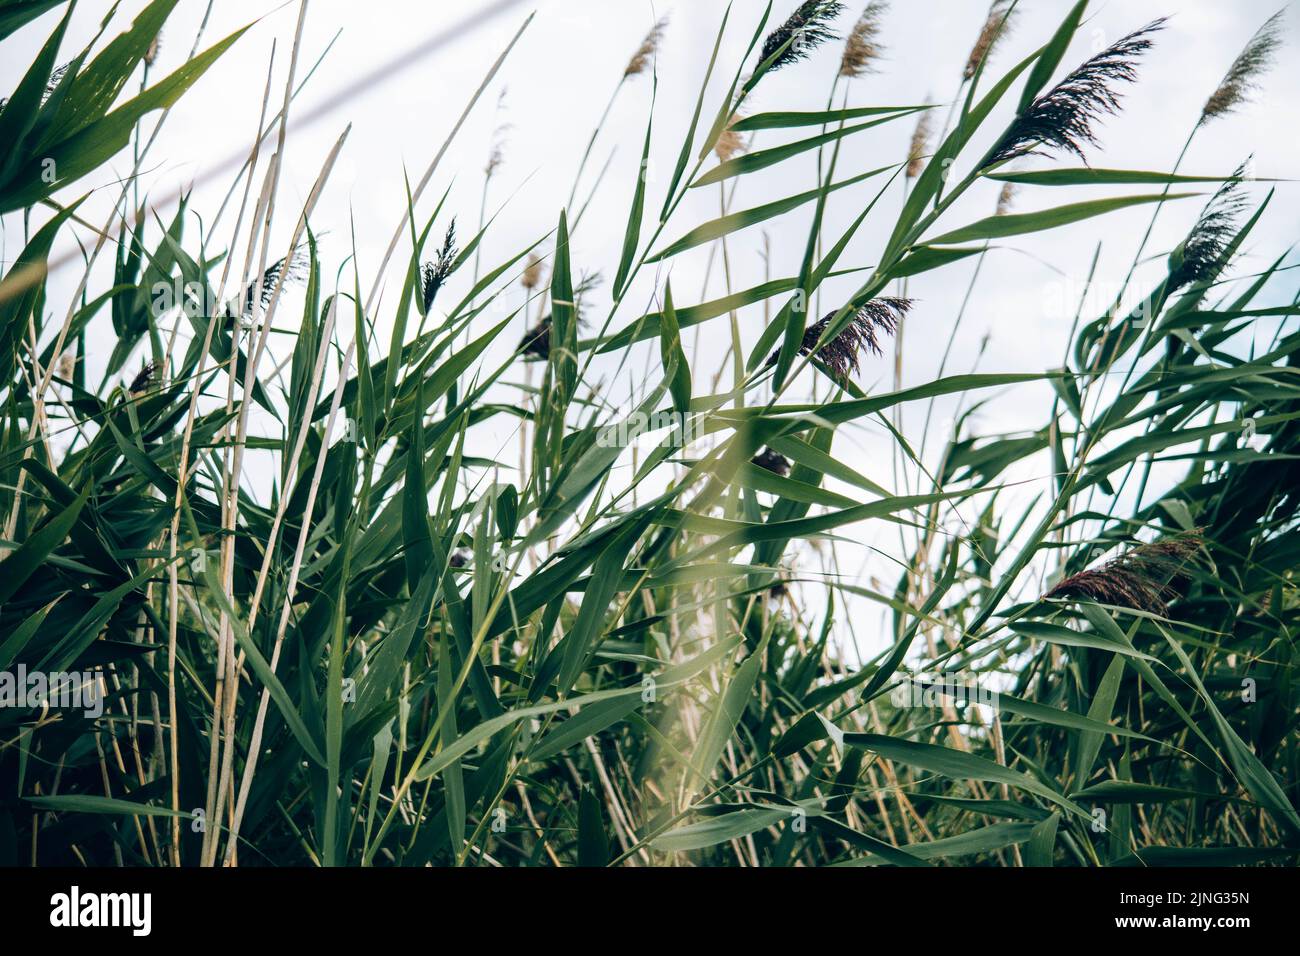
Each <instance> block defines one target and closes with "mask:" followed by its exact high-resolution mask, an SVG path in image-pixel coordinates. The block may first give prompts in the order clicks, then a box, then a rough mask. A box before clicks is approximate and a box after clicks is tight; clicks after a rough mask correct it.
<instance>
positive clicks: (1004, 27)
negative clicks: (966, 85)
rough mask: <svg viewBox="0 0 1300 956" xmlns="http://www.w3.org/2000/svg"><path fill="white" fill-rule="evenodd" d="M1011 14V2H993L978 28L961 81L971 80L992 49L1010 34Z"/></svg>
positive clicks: (1009, 0)
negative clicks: (981, 25)
mask: <svg viewBox="0 0 1300 956" xmlns="http://www.w3.org/2000/svg"><path fill="white" fill-rule="evenodd" d="M1013 12H1014V11H1013V10H1012V9H1011V0H993V4H992V5H991V6H990V7H989V14H988V16H987V17H985V18H984V26H983V27H981V28H980V33H979V36H978V37H976V38H975V45H974V46H973V47H971V50H970V56H968V57H967V58H966V66H965V67H964V68H963V69H962V71H961V75H962V79H965V80H969V79H971V78H973V77H974V76H975V71H976V70H978V69H979V68H980V64H981V63H983V62H984V61H985V60H986V59H988V56H989V54H991V53H992V52H993V49H994V47H996V46H997V45H998V44H999V43H1000V42H1002V40H1003V39H1004V38H1005V37H1006V36H1007V35H1008V34H1010V32H1011V18H1012V15H1013Z"/></svg>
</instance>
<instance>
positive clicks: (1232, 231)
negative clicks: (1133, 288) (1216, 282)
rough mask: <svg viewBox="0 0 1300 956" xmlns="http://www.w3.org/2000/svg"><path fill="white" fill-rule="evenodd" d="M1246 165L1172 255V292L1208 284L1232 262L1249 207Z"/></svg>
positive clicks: (1219, 194)
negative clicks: (1243, 184)
mask: <svg viewBox="0 0 1300 956" xmlns="http://www.w3.org/2000/svg"><path fill="white" fill-rule="evenodd" d="M1244 175H1245V164H1243V165H1241V166H1239V167H1237V170H1236V172H1234V173H1233V175H1232V178H1231V179H1229V180H1228V181H1227V182H1226V183H1224V184H1223V185H1222V186H1220V187H1219V189H1218V191H1216V192H1215V194H1214V196H1213V197H1212V198H1211V199H1210V201H1209V202H1208V203H1206V204H1205V208H1204V209H1203V210H1202V211H1201V215H1200V218H1198V219H1197V221H1196V225H1195V226H1193V227H1192V231H1191V232H1190V233H1188V235H1187V238H1186V239H1184V240H1183V242H1182V243H1181V244H1180V245H1179V246H1178V248H1177V249H1175V250H1174V252H1173V254H1172V255H1171V256H1170V261H1171V268H1170V273H1169V289H1170V290H1171V291H1172V290H1174V289H1178V288H1181V287H1182V286H1185V285H1191V284H1193V283H1197V282H1205V281H1208V280H1210V279H1213V278H1214V277H1215V276H1216V275H1218V274H1219V273H1220V272H1221V271H1222V270H1223V267H1224V266H1225V265H1227V259H1228V247H1229V245H1230V244H1231V242H1232V239H1233V237H1234V236H1236V234H1237V217H1238V216H1239V215H1240V214H1241V211H1242V210H1243V209H1244V208H1245V205H1246V197H1245V196H1244V195H1243V194H1242V192H1241V181H1242V178H1243V176H1244Z"/></svg>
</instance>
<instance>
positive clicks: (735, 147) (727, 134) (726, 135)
mask: <svg viewBox="0 0 1300 956" xmlns="http://www.w3.org/2000/svg"><path fill="white" fill-rule="evenodd" d="M744 118H745V117H744V115H743V114H741V113H737V114H736V115H735V116H733V117H732V118H731V122H730V123H728V124H727V128H726V129H724V130H723V131H722V135H721V136H719V137H718V141H717V142H716V143H714V144H713V151H714V152H715V153H717V154H718V159H720V160H722V162H724V163H725V162H727V160H729V159H731V158H733V157H735V156H739V155H740V154H741V153H743V152H744V151H745V150H746V149H748V145H747V144H746V142H745V137H744V136H743V135H741V134H740V133H738V132H736V131H735V130H734V129H732V127H733V126H735V124H736V123H739V122H740V121H741V120H742V119H744Z"/></svg>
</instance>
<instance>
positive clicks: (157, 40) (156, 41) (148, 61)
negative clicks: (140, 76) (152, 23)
mask: <svg viewBox="0 0 1300 956" xmlns="http://www.w3.org/2000/svg"><path fill="white" fill-rule="evenodd" d="M162 37H163V35H162V31H161V30H159V31H158V32H157V33H155V34H154V38H153V39H152V40H150V41H149V46H148V48H147V49H146V50H145V51H144V62H145V66H153V65H154V61H156V60H157V59H158V53H159V51H161V50H162Z"/></svg>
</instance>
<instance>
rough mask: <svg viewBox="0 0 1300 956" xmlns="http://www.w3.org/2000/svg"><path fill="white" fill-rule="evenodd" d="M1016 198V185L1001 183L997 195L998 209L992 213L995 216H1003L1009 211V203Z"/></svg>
mask: <svg viewBox="0 0 1300 956" xmlns="http://www.w3.org/2000/svg"><path fill="white" fill-rule="evenodd" d="M1015 198H1016V184H1015V183H1003V184H1002V191H1001V192H1000V193H998V208H997V210H996V211H995V212H994V215H995V216H1005V215H1006V214H1007V213H1009V212H1010V211H1011V201H1012V200H1013V199H1015Z"/></svg>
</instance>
